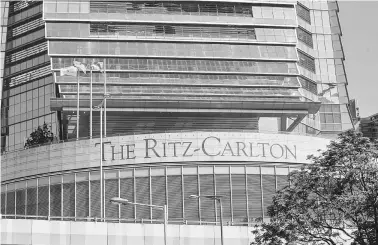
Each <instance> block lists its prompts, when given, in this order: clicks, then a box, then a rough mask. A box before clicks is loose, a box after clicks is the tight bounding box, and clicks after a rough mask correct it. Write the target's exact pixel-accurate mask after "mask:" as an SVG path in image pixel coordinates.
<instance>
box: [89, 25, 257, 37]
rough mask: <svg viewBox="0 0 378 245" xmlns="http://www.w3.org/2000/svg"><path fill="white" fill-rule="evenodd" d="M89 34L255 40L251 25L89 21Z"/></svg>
mask: <svg viewBox="0 0 378 245" xmlns="http://www.w3.org/2000/svg"><path fill="white" fill-rule="evenodd" d="M90 33H91V35H98V36H103V35H105V36H134V35H135V36H138V37H139V36H177V37H188V38H189V37H196V38H227V39H229V38H232V39H243V40H245V39H247V40H249V39H250V40H255V39H256V33H255V29H254V28H252V27H236V26H225V27H223V26H196V25H195V26H190V25H162V24H158V25H129V24H128V25H126V24H122V23H91V24H90Z"/></svg>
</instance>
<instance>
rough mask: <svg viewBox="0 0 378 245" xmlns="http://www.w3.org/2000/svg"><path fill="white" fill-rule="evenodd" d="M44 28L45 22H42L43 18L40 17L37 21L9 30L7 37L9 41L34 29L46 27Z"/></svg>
mask: <svg viewBox="0 0 378 245" xmlns="http://www.w3.org/2000/svg"><path fill="white" fill-rule="evenodd" d="M44 26H45V22H44V21H43V20H42V18H41V17H39V18H37V19H34V20H31V21H28V22H26V23H24V24H22V25H19V26H16V27H13V28H9V29H8V32H7V37H8V39H11V38H15V37H16V36H19V35H21V34H23V33H26V32H29V31H31V30H33V29H36V28H40V27H44Z"/></svg>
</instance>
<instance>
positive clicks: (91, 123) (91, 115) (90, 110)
mask: <svg viewBox="0 0 378 245" xmlns="http://www.w3.org/2000/svg"><path fill="white" fill-rule="evenodd" d="M90 69H91V81H90V84H89V89H90V91H89V138H90V139H92V130H93V108H92V106H93V105H92V104H93V101H92V83H93V77H92V65H91V66H90Z"/></svg>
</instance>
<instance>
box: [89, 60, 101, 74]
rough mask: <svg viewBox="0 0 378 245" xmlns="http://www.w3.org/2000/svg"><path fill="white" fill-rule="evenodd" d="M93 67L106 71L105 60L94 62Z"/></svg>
mask: <svg viewBox="0 0 378 245" xmlns="http://www.w3.org/2000/svg"><path fill="white" fill-rule="evenodd" d="M91 67H92V69H93V70H94V71H100V72H104V62H93V63H92V65H91Z"/></svg>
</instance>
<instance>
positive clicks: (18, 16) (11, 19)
mask: <svg viewBox="0 0 378 245" xmlns="http://www.w3.org/2000/svg"><path fill="white" fill-rule="evenodd" d="M37 14H42V3H41V4H38V5H35V6H34V7H32V8H29V9H27V10H25V11H22V12H20V13H18V14H15V15H13V16H10V17H9V25H12V24H14V23H16V22H19V21H21V20H24V19H27V18H29V17H31V16H34V15H37Z"/></svg>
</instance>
